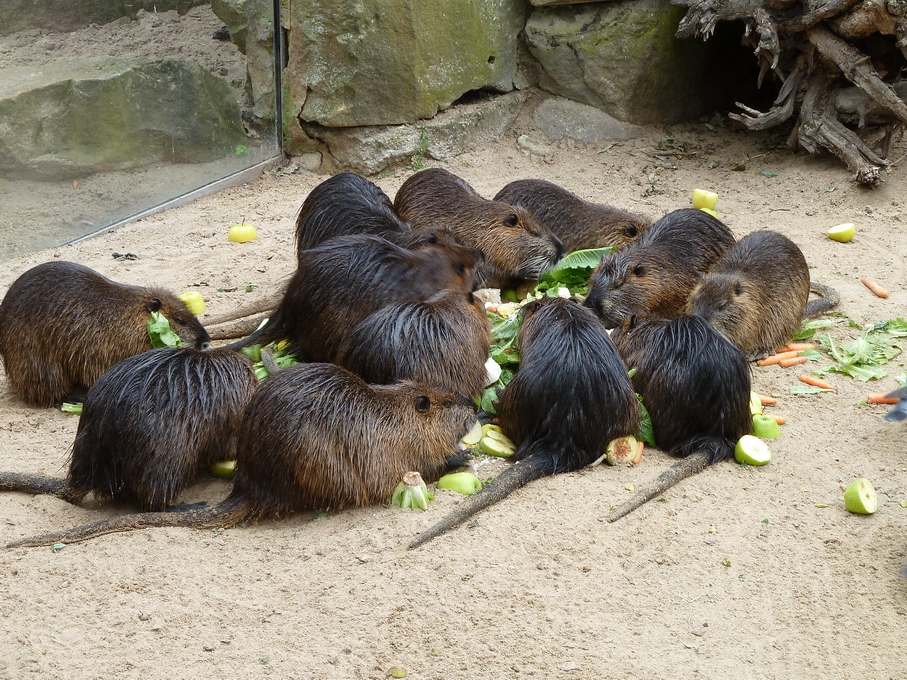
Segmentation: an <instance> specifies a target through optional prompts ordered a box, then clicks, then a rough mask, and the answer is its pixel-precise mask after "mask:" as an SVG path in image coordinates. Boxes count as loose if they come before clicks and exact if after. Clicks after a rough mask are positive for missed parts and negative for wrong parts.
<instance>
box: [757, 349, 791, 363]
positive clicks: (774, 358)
mask: <svg viewBox="0 0 907 680" xmlns="http://www.w3.org/2000/svg"><path fill="white" fill-rule="evenodd" d="M795 356H797V352H795V351H790V352H779V353H778V354H772V355H771V356H767V357H765V358H764V359H759V361H757V362H756V364H758V365H759V366H772V365H773V364H777V363H779V362H781V361H782V360H784V359H792V358H794V357H795Z"/></svg>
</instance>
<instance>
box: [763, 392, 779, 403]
mask: <svg viewBox="0 0 907 680" xmlns="http://www.w3.org/2000/svg"><path fill="white" fill-rule="evenodd" d="M759 403H760V404H762V405H763V406H777V405H778V400H777V399H775V398H774V397H767V396H765V395H764V394H760V395H759Z"/></svg>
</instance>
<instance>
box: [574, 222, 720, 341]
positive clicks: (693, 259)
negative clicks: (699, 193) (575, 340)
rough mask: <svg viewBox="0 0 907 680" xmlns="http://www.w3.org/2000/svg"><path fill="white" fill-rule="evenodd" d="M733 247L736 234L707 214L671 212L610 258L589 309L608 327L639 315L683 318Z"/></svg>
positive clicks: (595, 281) (596, 274)
mask: <svg viewBox="0 0 907 680" xmlns="http://www.w3.org/2000/svg"><path fill="white" fill-rule="evenodd" d="M733 243H734V236H733V234H732V233H731V230H730V229H728V227H727V226H726V225H725V224H724V223H723V222H721V221H720V220H718V219H716V218H714V217H712V216H711V215H708V214H707V213H704V212H703V211H701V210H696V209H695V208H682V209H680V210H675V211H673V212H670V213H668V214H667V215H665V216H664V217H662V218H661V219H660V220H658V221H657V222H655V224H653V225H652V226H651V227H649V229H647V230H646V232H645V233H644V234H643V235H642V236H640V237H639V238H638V239H636V240H635V241H633V242H632V243H631V244H630V245H628V246H627V247H626V248H624V249H622V250H618V251H617V252H614V253H612V254H610V255H605V257H604V258H603V259H602V261H601V263H600V264H599V265H598V267H596V269H595V271H593V272H592V276H591V277H590V278H589V293H588V296H587V297H586V300H585V302H584V304H585V305H586V306H587V307H589V308H590V309H592V311H594V312H595V313H596V314H597V315H598V316H599V317H600V318H601V319H602V321H604V323H605V326H606V327H607V328H615V327H617V326H618V325H620V323H621V322H622V321H623V320H624V319H627V318H629V317H630V316H632V315H634V314H636V315H638V316H660V317H664V318H672V317H676V316H680V315H682V314H683V313H684V309H685V307H686V304H687V299H688V298H689V296H690V293H691V292H692V291H693V288H695V287H696V284H698V283H699V280H700V277H701V276H702V275H703V274H705V273H706V272H707V271H708V270H709V268H710V267H711V266H712V265H713V264H715V262H717V261H718V260H719V258H721V256H722V255H724V252H725V251H726V250H727V249H728V248H730V247H731V245H733Z"/></svg>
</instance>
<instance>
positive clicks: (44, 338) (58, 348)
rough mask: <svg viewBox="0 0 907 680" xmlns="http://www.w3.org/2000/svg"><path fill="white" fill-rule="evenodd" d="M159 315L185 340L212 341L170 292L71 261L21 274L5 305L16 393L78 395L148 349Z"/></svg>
mask: <svg viewBox="0 0 907 680" xmlns="http://www.w3.org/2000/svg"><path fill="white" fill-rule="evenodd" d="M152 312H160V313H161V314H163V315H164V316H165V317H167V320H168V321H169V322H170V327H171V329H172V330H173V331H174V332H176V334H177V335H179V337H180V340H182V342H183V344H184V345H186V346H190V347H197V348H199V349H204V348H206V347H207V346H208V342H209V340H210V338H209V337H208V333H207V332H205V329H204V328H203V327H202V325H201V324H200V323H199V321H198V319H196V318H195V316H194V315H193V314H192V313H191V312H190V311H189V310H188V309H187V308H186V305H185V304H184V303H183V302H182V301H181V300H180V299H179V298H177V297H176V296H175V295H173V294H172V293H170V292H168V291H166V290H162V289H160V288H143V287H140V286H130V285H127V284H123V283H116V282H115V281H111V280H110V279H108V278H106V277H104V276H102V275H101V274H99V273H98V272H96V271H94V270H93V269H90V268H88V267H85V266H83V265H81V264H76V263H74V262H61V261H53V262H45V263H44V264H39V265H37V266H36V267H32V268H31V269H29V270H28V271H27V272H25V273H24V274H22V275H21V276H20V277H19V278H18V279H16V280H15V281H14V282H13V284H12V285H11V286H10V288H9V290H8V291H7V292H6V297H4V298H3V302H2V303H0V353H2V354H3V363H4V366H5V367H6V377H7V381H8V382H9V384H10V386H11V388H12V390H13V391H14V392H15V393H16V394H17V395H18V396H19V397H20V398H21V399H22V400H24V401H25V402H27V403H29V404H32V405H33V406H45V407H47V406H54V405H55V404H60V403H61V402H63V401H64V400H77V399H81V398H82V397H84V393H85V391H86V390H88V388H89V387H91V386H92V385H93V384H94V382H95V381H96V380H97V379H98V378H100V377H101V375H103V373H104V371H106V370H107V369H108V368H110V367H111V366H113V365H114V364H116V363H117V362H119V361H122V360H123V359H125V358H127V357H130V356H133V355H134V354H138V353H140V352H145V351H147V350H150V349H151V341H150V340H149V338H148V320H149V319H150V318H151V313H152Z"/></svg>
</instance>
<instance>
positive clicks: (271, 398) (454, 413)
mask: <svg viewBox="0 0 907 680" xmlns="http://www.w3.org/2000/svg"><path fill="white" fill-rule="evenodd" d="M474 423H475V407H474V405H473V404H472V403H471V402H470V401H469V400H467V399H464V398H462V397H458V396H456V395H452V394H448V393H446V392H441V391H438V390H435V389H433V388H430V387H427V386H425V385H419V384H417V383H411V382H399V383H395V384H393V385H368V384H366V383H365V382H364V381H362V380H361V379H360V378H358V377H356V376H355V375H353V374H352V373H350V372H349V371H347V370H345V369H343V368H340V367H339V366H334V365H331V364H299V365H296V366H291V367H290V368H287V369H284V370H282V371H281V372H280V373H278V374H277V375H275V376H273V377H271V378H268V379H267V380H266V381H264V383H262V385H261V387H260V388H259V389H258V391H257V392H256V393H255V394H254V395H253V396H252V398H251V400H250V401H249V403H248V405H247V407H246V410H245V413H244V415H243V418H242V425H241V428H240V433H239V437H238V440H237V447H236V460H237V470H236V477H235V480H234V486H233V492H232V493H231V495H230V496H229V497H228V498H227V499H226V500H224V501H222V502H221V503H219V504H218V505H216V506H214V507H210V508H204V509H201V510H197V509H196V510H187V511H185V512H170V513H143V514H136V515H125V516H122V517H118V518H115V519H112V520H105V521H102V522H97V523H95V524H92V525H86V526H84V527H76V528H75V529H71V530H68V531H63V532H56V533H53V534H46V535H43V536H36V537H31V538H26V539H21V540H18V541H14V542H12V543H10V544H9V545H8V546H7V547H18V546H32V545H45V544H47V543H54V542H64V543H73V542H75V541H81V540H86V539H88V538H94V537H95V536H100V535H103V534H107V533H112V532H116V531H130V530H133V529H139V528H144V527H150V526H188V527H199V528H203V527H204V528H207V527H227V526H232V525H234V524H237V523H240V522H246V521H256V520H261V519H267V518H279V517H283V516H286V515H288V514H290V513H292V512H296V511H302V510H326V511H335V510H342V509H344V508H351V507H357V506H365V505H375V504H379V503H384V502H386V501H387V500H388V499H389V498H390V496H391V494H392V493H393V491H394V489H395V487H396V486H397V484H398V483H399V482H400V480H401V479H402V477H403V474H404V473H406V472H408V471H410V470H416V471H418V472H420V473H421V474H422V476H423V478H425V480H426V481H427V482H433V481H435V480H436V479H437V478H438V477H439V476H440V475H441V474H443V473H444V472H446V470H447V469H448V467H449V465H451V464H458V463H460V462H461V460H460V459H459V458H458V457H457V456H458V450H457V444H458V442H459V440H460V439H461V438H462V437H463V435H464V434H466V432H468V431H469V429H470V428H471V427H472V425H473V424H474Z"/></svg>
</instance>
